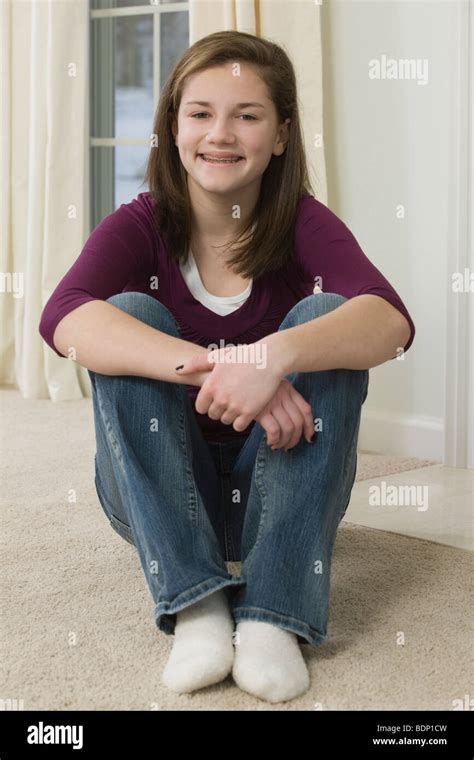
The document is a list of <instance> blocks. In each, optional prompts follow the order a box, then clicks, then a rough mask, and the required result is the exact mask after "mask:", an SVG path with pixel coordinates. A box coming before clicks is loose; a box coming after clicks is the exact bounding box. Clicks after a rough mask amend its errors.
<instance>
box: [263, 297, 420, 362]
mask: <svg viewBox="0 0 474 760" xmlns="http://www.w3.org/2000/svg"><path fill="white" fill-rule="evenodd" d="M409 336H410V326H409V324H408V322H407V320H406V319H405V317H404V316H403V315H402V314H400V312H399V311H397V309H395V308H394V307H393V306H392V305H391V304H390V303H388V301H385V300H384V299H383V298H381V297H379V296H373V295H362V296H356V297H354V298H351V299H349V300H348V301H346V302H345V303H343V304H342V305H341V306H338V307H337V308H336V309H333V310H332V311H330V312H328V313H327V314H324V315H322V316H321V317H317V318H316V319H313V320H311V321H309V322H305V323H303V324H301V325H296V326H295V327H289V328H287V329H283V330H279V331H278V332H276V333H272V334H271V335H269V336H266V337H265V338H263V339H262V340H261V341H259V342H261V343H265V342H267V352H268V353H269V354H270V357H271V358H270V360H273V361H275V362H277V363H278V362H279V363H280V365H281V367H282V371H283V373H284V375H287V374H289V373H291V372H318V371H323V370H329V369H370V368H372V367H376V366H378V365H379V364H383V363H384V362H386V361H388V360H389V359H393V358H394V357H395V356H396V355H397V352H399V350H400V348H403V346H405V345H406V343H407V342H408V339H409Z"/></svg>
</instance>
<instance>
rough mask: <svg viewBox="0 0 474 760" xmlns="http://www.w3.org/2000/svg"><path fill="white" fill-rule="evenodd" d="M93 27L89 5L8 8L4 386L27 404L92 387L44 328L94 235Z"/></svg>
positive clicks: (22, 0) (56, 1)
mask: <svg viewBox="0 0 474 760" xmlns="http://www.w3.org/2000/svg"><path fill="white" fill-rule="evenodd" d="M88 25H89V8H88V2H87V0H41V1H38V0H33V1H32V0H1V2H0V35H1V38H0V51H1V53H0V55H1V88H2V92H1V103H2V108H1V116H0V118H1V122H0V134H1V138H0V139H1V143H0V187H1V188H2V201H1V203H0V214H1V218H0V271H1V277H2V286H3V287H2V292H1V293H0V296H1V298H0V309H1V324H2V329H1V333H0V383H1V384H2V385H14V386H16V387H18V388H19V390H20V392H21V394H22V396H23V397H24V398H48V397H49V398H51V399H52V400H54V401H56V400H66V399H76V398H81V397H82V396H83V395H84V393H83V391H84V389H85V388H87V381H88V378H87V380H86V379H85V375H86V374H87V372H86V370H85V369H84V368H83V367H80V366H79V365H77V364H75V363H74V362H71V361H68V360H66V359H60V358H59V357H58V356H57V355H56V354H55V353H54V351H52V350H51V349H50V348H49V347H48V346H47V345H46V344H45V343H44V341H43V340H42V338H41V336H40V334H39V332H38V325H39V320H40V316H41V311H42V309H43V306H44V304H45V303H46V301H47V300H48V298H49V296H50V295H51V293H52V292H53V290H54V288H55V286H56V285H57V283H58V282H59V280H60V279H61V278H62V276H63V275H64V274H65V272H66V271H67V270H68V269H69V267H70V266H71V265H72V263H73V262H74V260H75V259H76V258H77V256H78V255H79V253H80V251H81V248H82V246H83V244H84V240H85V237H86V235H87V231H88V228H89V219H88V207H89V188H88V186H89V176H88V155H89V151H88V140H89V115H88V97H89V65H88V64H89V54H88V44H89V43H88Z"/></svg>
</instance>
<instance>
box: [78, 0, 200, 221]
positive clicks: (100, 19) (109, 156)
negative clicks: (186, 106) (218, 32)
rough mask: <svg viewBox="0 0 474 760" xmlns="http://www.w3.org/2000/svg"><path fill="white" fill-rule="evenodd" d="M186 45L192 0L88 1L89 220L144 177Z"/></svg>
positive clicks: (133, 191)
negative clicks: (159, 112)
mask: <svg viewBox="0 0 474 760" xmlns="http://www.w3.org/2000/svg"><path fill="white" fill-rule="evenodd" d="M188 47H189V21H188V2H187V0H172V1H171V0H90V72H91V81H90V151H91V153H90V156H91V176H90V188H91V192H90V220H91V229H93V228H94V227H95V226H96V225H97V224H98V223H99V222H100V221H101V219H103V218H104V217H105V216H107V214H110V213H112V211H114V210H115V209H116V208H118V207H119V206H120V204H121V203H129V202H130V201H131V200H133V198H135V197H136V196H137V194H138V193H140V192H144V191H145V190H147V189H148V188H147V187H146V186H145V184H144V175H145V168H146V163H147V159H148V154H149V151H150V136H151V134H152V131H153V117H154V114H155V110H156V107H157V105H158V100H159V96H160V92H161V89H162V87H163V84H164V81H165V79H166V77H167V76H168V74H169V72H170V70H171V68H172V66H173V65H174V63H175V62H176V60H177V59H178V58H179V57H180V56H181V55H182V53H183V52H184V51H185V50H186V49H187V48H188Z"/></svg>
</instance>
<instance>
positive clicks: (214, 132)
mask: <svg viewBox="0 0 474 760" xmlns="http://www.w3.org/2000/svg"><path fill="white" fill-rule="evenodd" d="M207 134H208V140H209V141H210V142H212V143H216V142H223V143H229V142H230V143H232V142H234V141H235V138H234V135H233V132H232V129H230V127H229V124H228V121H227V120H226V119H225V118H222V119H215V120H214V122H213V123H212V124H211V125H210V126H209V131H208V133H207Z"/></svg>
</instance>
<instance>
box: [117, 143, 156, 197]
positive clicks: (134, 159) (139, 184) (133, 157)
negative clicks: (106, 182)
mask: <svg viewBox="0 0 474 760" xmlns="http://www.w3.org/2000/svg"><path fill="white" fill-rule="evenodd" d="M149 152H150V148H149V146H148V145H143V146H141V145H139V146H135V145H119V146H117V147H116V148H115V199H114V208H118V207H119V206H120V204H121V203H130V201H133V199H134V198H136V197H137V195H138V193H144V192H146V191H147V190H148V186H147V185H146V184H145V183H144V177H145V170H146V164H147V161H148V154H149Z"/></svg>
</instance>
